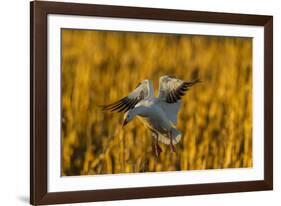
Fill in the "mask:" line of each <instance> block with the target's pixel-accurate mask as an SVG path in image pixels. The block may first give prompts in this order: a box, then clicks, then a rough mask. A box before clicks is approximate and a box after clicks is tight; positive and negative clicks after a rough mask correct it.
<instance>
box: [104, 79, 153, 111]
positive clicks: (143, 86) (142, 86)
mask: <svg viewBox="0 0 281 206" xmlns="http://www.w3.org/2000/svg"><path fill="white" fill-rule="evenodd" d="M151 89H153V88H152V85H151V83H150V81H149V80H144V81H142V82H141V83H139V84H138V86H137V87H136V88H135V90H134V91H132V92H131V93H130V94H129V95H128V96H126V97H124V98H122V99H120V100H118V101H116V102H113V103H111V104H109V105H103V106H101V107H102V109H103V110H110V111H117V112H127V111H128V110H130V109H132V108H134V107H135V106H136V104H138V103H139V102H140V101H142V100H144V99H146V98H148V97H150V96H151V95H152V94H151Z"/></svg>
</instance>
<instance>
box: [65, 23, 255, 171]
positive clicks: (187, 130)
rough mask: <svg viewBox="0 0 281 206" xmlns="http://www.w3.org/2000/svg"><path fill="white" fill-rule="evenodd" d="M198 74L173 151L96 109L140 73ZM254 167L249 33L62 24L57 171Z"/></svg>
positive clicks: (144, 131)
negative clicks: (85, 27) (158, 149)
mask: <svg viewBox="0 0 281 206" xmlns="http://www.w3.org/2000/svg"><path fill="white" fill-rule="evenodd" d="M165 74H168V75H173V76H176V77H178V78H180V79H184V80H192V79H195V78H200V80H202V81H203V83H201V84H198V85H196V86H194V87H192V88H191V90H190V91H189V92H188V93H187V95H186V96H185V97H184V98H183V103H182V108H181V111H180V113H179V117H178V129H179V130H180V131H181V132H182V134H183V136H182V139H181V141H180V143H179V144H177V145H176V150H177V153H176V154H175V153H173V152H171V151H170V148H169V147H166V146H165V145H163V144H160V146H161V147H162V149H163V152H162V153H161V156H160V159H159V160H158V161H157V160H156V158H155V154H154V151H153V145H152V138H151V134H150V132H149V131H148V130H147V129H145V128H144V126H143V125H142V123H141V122H140V121H139V120H137V119H135V120H134V121H133V122H132V123H130V124H128V126H126V127H125V129H124V130H121V131H120V133H118V134H115V133H116V130H118V128H119V127H120V125H121V122H122V118H123V115H122V114H119V113H109V112H103V111H101V110H100V108H99V107H98V105H102V104H108V103H111V102H114V101H116V100H118V99H120V98H121V97H123V96H126V95H127V94H128V93H129V92H130V91H132V90H133V89H134V88H135V87H136V85H137V84H138V83H139V82H140V81H141V80H143V79H151V80H153V83H154V88H155V92H156V94H157V92H158V79H159V77H160V76H161V75H165ZM241 167H252V39H250V38H233V37H214V36H213V37H212V36H188V35H168V34H149V33H130V32H105V31H87V30H70V29H69V30H68V29H67V30H66V29H64V30H62V175H93V174H111V173H130V172H148V171H150V172H152V171H176V170H199V169H200V170H202V169H215V168H241Z"/></svg>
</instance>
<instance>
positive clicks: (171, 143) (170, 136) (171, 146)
mask: <svg viewBox="0 0 281 206" xmlns="http://www.w3.org/2000/svg"><path fill="white" fill-rule="evenodd" d="M169 138H170V148H171V150H172V151H173V152H176V148H175V146H174V144H173V138H172V132H171V131H170V132H169Z"/></svg>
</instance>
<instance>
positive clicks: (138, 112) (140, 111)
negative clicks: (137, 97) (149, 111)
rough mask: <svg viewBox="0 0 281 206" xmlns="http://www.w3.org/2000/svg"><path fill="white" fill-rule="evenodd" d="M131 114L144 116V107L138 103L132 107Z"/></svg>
mask: <svg viewBox="0 0 281 206" xmlns="http://www.w3.org/2000/svg"><path fill="white" fill-rule="evenodd" d="M133 114H134V115H135V116H138V115H139V116H142V117H144V116H146V108H145V107H144V106H142V105H139V106H137V107H135V108H134V109H133Z"/></svg>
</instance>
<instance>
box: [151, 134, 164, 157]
mask: <svg viewBox="0 0 281 206" xmlns="http://www.w3.org/2000/svg"><path fill="white" fill-rule="evenodd" d="M152 135H155V140H154V150H155V154H156V157H157V158H159V156H160V153H161V152H162V149H161V147H160V146H159V144H158V133H155V132H153V133H152Z"/></svg>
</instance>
